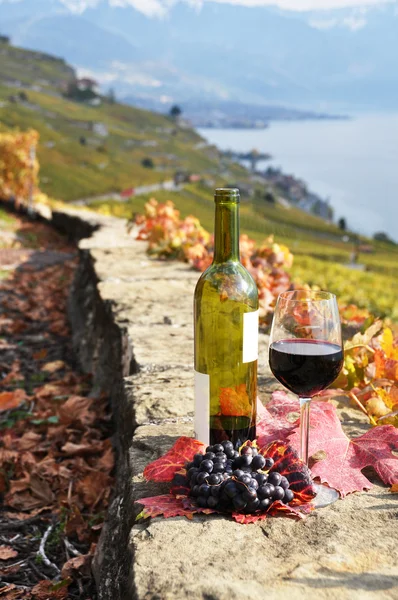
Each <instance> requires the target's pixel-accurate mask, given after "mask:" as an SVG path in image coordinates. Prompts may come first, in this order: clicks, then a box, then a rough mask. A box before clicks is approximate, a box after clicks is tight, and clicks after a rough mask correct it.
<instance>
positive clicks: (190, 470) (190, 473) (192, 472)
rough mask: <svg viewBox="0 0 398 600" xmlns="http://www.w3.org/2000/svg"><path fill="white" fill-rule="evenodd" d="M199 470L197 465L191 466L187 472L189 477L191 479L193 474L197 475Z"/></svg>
mask: <svg viewBox="0 0 398 600" xmlns="http://www.w3.org/2000/svg"><path fill="white" fill-rule="evenodd" d="M198 472H199V469H198V468H196V467H191V468H190V469H189V471H188V473H187V477H188V479H191V477H192V475H196V473H198Z"/></svg>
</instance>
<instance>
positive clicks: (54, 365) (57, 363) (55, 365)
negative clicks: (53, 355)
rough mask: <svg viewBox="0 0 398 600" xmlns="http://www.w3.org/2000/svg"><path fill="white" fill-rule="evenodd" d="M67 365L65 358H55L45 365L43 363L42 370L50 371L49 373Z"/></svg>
mask: <svg viewBox="0 0 398 600" xmlns="http://www.w3.org/2000/svg"><path fill="white" fill-rule="evenodd" d="M65 366H66V365H65V363H64V361H63V360H54V361H53V362H48V363H46V364H45V365H43V366H42V368H41V370H42V371H48V372H49V373H55V372H56V371H59V370H60V369H64V368H65Z"/></svg>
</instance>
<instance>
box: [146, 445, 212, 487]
mask: <svg viewBox="0 0 398 600" xmlns="http://www.w3.org/2000/svg"><path fill="white" fill-rule="evenodd" d="M204 450H205V444H203V443H202V442H198V440H194V439H192V438H189V437H180V438H178V440H177V441H176V443H175V444H174V446H173V447H172V448H170V450H169V451H168V452H167V453H166V454H165V455H164V456H161V457H160V458H158V459H157V460H155V461H154V462H152V463H150V464H149V465H147V466H146V467H145V469H144V477H145V479H146V480H147V481H156V482H158V483H160V482H165V481H172V479H173V477H174V475H175V474H176V473H177V471H179V470H180V469H181V468H182V467H183V466H184V464H185V463H186V462H188V461H191V460H192V459H193V457H194V456H195V454H198V453H202V454H203V452H204Z"/></svg>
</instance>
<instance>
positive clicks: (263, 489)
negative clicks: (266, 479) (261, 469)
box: [257, 483, 275, 500]
mask: <svg viewBox="0 0 398 600" xmlns="http://www.w3.org/2000/svg"><path fill="white" fill-rule="evenodd" d="M274 490H275V488H274V486H273V485H270V484H269V483H266V484H265V485H261V486H260V487H259V488H258V490H257V495H258V497H259V498H260V500H264V498H271V496H272V494H273V493H274Z"/></svg>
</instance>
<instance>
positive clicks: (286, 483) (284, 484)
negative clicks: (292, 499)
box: [279, 475, 290, 490]
mask: <svg viewBox="0 0 398 600" xmlns="http://www.w3.org/2000/svg"><path fill="white" fill-rule="evenodd" d="M279 485H280V486H281V487H282V488H283V489H284V490H287V488H288V487H289V485H290V483H289V480H288V479H287V478H286V477H283V475H282V479H281V482H280V484H279Z"/></svg>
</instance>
